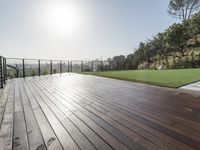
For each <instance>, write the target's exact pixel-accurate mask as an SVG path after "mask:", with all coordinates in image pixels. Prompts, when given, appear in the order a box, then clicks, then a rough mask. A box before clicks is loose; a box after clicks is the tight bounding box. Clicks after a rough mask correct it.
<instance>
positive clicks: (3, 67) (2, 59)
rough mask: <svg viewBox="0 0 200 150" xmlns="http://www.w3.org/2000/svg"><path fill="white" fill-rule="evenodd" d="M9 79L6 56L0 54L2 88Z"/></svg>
mask: <svg viewBox="0 0 200 150" xmlns="http://www.w3.org/2000/svg"><path fill="white" fill-rule="evenodd" d="M6 80H7V67H6V58H5V57H3V56H0V88H3V87H4V85H5V84H6Z"/></svg>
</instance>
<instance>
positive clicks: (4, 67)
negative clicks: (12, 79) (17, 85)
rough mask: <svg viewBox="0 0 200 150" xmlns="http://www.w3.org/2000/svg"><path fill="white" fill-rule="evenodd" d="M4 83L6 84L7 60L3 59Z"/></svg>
mask: <svg viewBox="0 0 200 150" xmlns="http://www.w3.org/2000/svg"><path fill="white" fill-rule="evenodd" d="M3 82H4V83H6V58H3Z"/></svg>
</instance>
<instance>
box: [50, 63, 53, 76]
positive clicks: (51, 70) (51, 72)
mask: <svg viewBox="0 0 200 150" xmlns="http://www.w3.org/2000/svg"><path fill="white" fill-rule="evenodd" d="M50 74H51V75H52V74H53V66H52V60H50Z"/></svg>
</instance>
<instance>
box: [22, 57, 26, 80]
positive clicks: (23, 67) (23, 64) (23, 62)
mask: <svg viewBox="0 0 200 150" xmlns="http://www.w3.org/2000/svg"><path fill="white" fill-rule="evenodd" d="M22 70H23V78H25V77H26V74H25V61H24V59H22Z"/></svg>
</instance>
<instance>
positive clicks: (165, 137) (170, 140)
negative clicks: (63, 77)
mask: <svg viewBox="0 0 200 150" xmlns="http://www.w3.org/2000/svg"><path fill="white" fill-rule="evenodd" d="M43 84H44V82H43ZM46 84H47V83H46ZM53 85H54V86H55V84H53ZM48 86H49V85H48ZM61 89H63V88H61ZM56 90H57V91H58V87H56ZM63 95H65V96H66V95H67V96H68V97H69V95H70V93H67V92H66V91H65V92H62V93H61V96H63ZM74 96H75V95H73V97H74ZM73 97H70V98H71V99H74V98H73ZM87 99H89V98H87ZM84 101H86V99H85V100H84ZM112 105H113V104H112ZM120 109H121V108H120ZM129 119H130V118H129ZM141 125H142V124H141V123H140V126H141ZM150 131H153V132H154V134H155V133H156V131H155V130H153V129H152V128H150ZM157 136H159V137H163V140H167V139H169V140H167V141H168V142H169V143H170V144H169V145H168V144H167V143H163V142H161V143H163V146H164V147H165V148H169V147H171V144H172V145H174V148H175V149H177V148H178V147H179V148H181V149H182V148H186V147H187V146H186V145H184V144H182V143H179V142H178V141H175V140H174V139H171V138H169V137H167V136H165V135H162V134H161V133H158V132H157ZM156 141H159V140H158V139H156ZM156 141H154V142H156ZM161 143H160V144H159V145H162V144H161ZM167 145H168V146H167ZM187 148H188V149H190V147H187Z"/></svg>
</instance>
